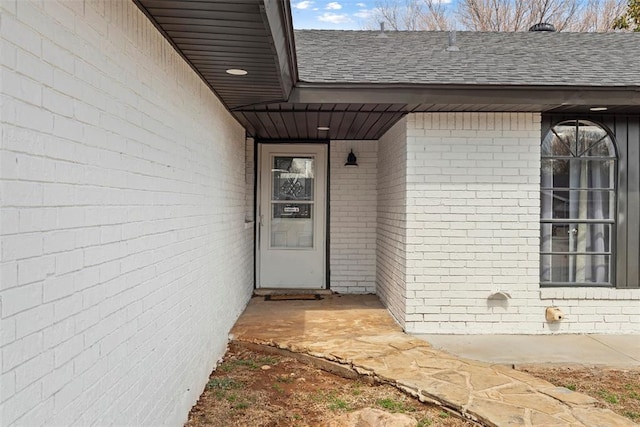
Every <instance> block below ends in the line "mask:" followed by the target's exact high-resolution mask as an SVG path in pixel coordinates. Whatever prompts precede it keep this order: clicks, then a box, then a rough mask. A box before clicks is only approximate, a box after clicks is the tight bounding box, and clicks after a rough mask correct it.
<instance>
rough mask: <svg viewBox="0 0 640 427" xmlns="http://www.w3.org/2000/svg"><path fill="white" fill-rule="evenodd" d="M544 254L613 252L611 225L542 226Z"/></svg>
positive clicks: (541, 236)
mask: <svg viewBox="0 0 640 427" xmlns="http://www.w3.org/2000/svg"><path fill="white" fill-rule="evenodd" d="M540 240H541V250H542V252H543V253H544V252H581V253H583V252H611V224H568V223H567V224H558V223H555V224H541V234H540Z"/></svg>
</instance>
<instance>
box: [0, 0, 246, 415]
mask: <svg viewBox="0 0 640 427" xmlns="http://www.w3.org/2000/svg"><path fill="white" fill-rule="evenodd" d="M0 8H2V27H1V32H2V46H1V49H2V55H0V60H1V61H2V64H1V67H2V69H1V73H2V75H1V78H2V118H1V120H2V127H1V129H2V145H1V147H0V161H1V172H0V192H1V201H2V206H1V209H2V211H1V218H2V222H1V229H0V234H1V244H0V247H1V248H2V253H1V258H0V279H1V281H0V310H1V312H0V318H1V322H2V325H1V331H2V333H1V337H0V338H1V341H0V355H1V359H2V360H1V363H0V366H1V376H0V382H1V384H2V387H1V388H2V393H1V394H0V402H1V403H0V410H1V414H0V416H1V419H0V424H1V425H3V426H12V425H29V426H31V425H41V424H43V423H46V424H47V425H91V424H94V423H95V424H98V425H106V424H119V425H165V424H166V425H181V424H182V423H183V421H184V420H185V419H186V415H187V413H188V411H189V409H190V407H191V406H192V404H193V403H194V402H195V401H196V399H197V397H198V396H199V394H200V392H201V391H202V389H203V387H204V384H205V383H206V381H207V376H208V374H209V372H210V370H211V369H212V368H213V367H214V366H215V364H216V361H217V359H218V358H219V357H220V356H221V355H222V354H223V353H224V351H225V346H226V342H227V334H228V331H229V329H230V327H231V326H232V325H233V323H234V321H235V319H236V318H237V316H238V315H239V314H240V312H241V310H242V309H243V307H244V306H245V304H246V302H247V300H248V298H249V295H250V294H251V291H252V278H251V277H252V276H251V271H252V254H251V251H252V244H251V242H252V231H251V230H248V229H245V227H244V219H245V144H244V131H243V129H242V128H241V127H240V126H239V125H238V123H237V122H235V121H234V119H233V118H232V117H231V116H230V114H229V113H228V112H227V111H226V110H225V109H224V108H223V106H222V105H221V103H220V102H219V101H218V99H217V98H216V97H215V96H214V95H213V94H212V93H211V92H210V90H209V89H208V88H207V87H206V86H205V85H204V84H203V83H202V82H201V81H200V80H199V79H198V78H197V77H196V76H195V75H194V73H193V72H192V70H191V69H190V68H189V67H188V66H187V65H186V64H185V63H184V62H183V60H182V59H181V58H180V57H179V56H178V55H177V54H176V53H175V52H174V51H173V49H172V48H171V46H170V45H169V44H168V43H167V42H166V41H165V40H164V39H163V38H162V36H161V35H160V34H159V33H158V32H157V30H156V29H155V28H154V27H153V25H152V24H150V23H149V22H148V20H147V19H146V17H145V16H144V15H143V14H142V13H141V12H140V11H139V10H138V9H137V8H136V7H135V6H134V4H133V3H132V2H130V1H128V0H110V1H89V0H87V1H60V2H59V1H55V0H47V1H44V2H42V1H38V2H36V1H33V2H32V1H28V0H19V1H3V2H1V3H0Z"/></svg>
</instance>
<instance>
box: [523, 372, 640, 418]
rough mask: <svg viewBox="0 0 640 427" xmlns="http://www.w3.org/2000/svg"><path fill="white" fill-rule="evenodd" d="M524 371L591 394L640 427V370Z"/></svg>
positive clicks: (602, 404) (605, 405) (601, 404)
mask: <svg viewBox="0 0 640 427" xmlns="http://www.w3.org/2000/svg"><path fill="white" fill-rule="evenodd" d="M521 370H522V371H524V372H527V373H529V374H531V375H534V376H536V377H538V378H542V379H544V380H547V381H549V382H550V383H552V384H555V385H557V386H561V387H566V388H568V389H570V390H574V391H579V392H580V393H584V394H588V395H589V396H591V397H593V398H594V399H597V400H598V405H599V406H601V407H603V408H609V409H611V410H612V411H613V412H616V413H618V414H620V415H624V416H625V417H627V418H630V419H631V420H632V421H634V422H636V423H640V369H631V370H624V369H608V368H589V367H587V368H585V367H549V366H527V367H522V368H521Z"/></svg>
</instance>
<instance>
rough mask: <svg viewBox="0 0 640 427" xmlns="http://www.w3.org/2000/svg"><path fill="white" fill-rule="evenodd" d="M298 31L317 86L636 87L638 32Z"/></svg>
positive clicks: (307, 78)
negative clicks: (452, 44) (452, 37)
mask: <svg viewBox="0 0 640 427" xmlns="http://www.w3.org/2000/svg"><path fill="white" fill-rule="evenodd" d="M456 35H457V37H456V38H457V43H456V45H457V47H458V48H459V50H458V51H453V52H451V51H447V46H448V33H447V32H444V31H437V32H432V31H399V32H395V31H393V32H385V33H384V36H381V33H380V32H378V31H333V30H297V31H295V43H296V50H297V57H298V58H297V59H298V73H299V78H300V80H301V81H303V82H315V83H381V84H394V83H398V84H434V85H441V84H465V85H466V84H472V85H534V86H538V85H540V86H596V87H611V86H618V87H620V86H640V33H562V32H560V33H549V32H519V33H490V32H457V34H456Z"/></svg>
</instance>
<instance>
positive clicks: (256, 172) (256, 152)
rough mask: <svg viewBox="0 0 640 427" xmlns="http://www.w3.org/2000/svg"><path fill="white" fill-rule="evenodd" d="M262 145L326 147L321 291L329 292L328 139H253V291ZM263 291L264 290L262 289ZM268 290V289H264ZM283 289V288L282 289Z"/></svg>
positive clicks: (257, 264) (256, 282)
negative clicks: (323, 278)
mask: <svg viewBox="0 0 640 427" xmlns="http://www.w3.org/2000/svg"><path fill="white" fill-rule="evenodd" d="M263 144H267V145H277V144H288V145H296V144H300V145H308V144H321V145H325V146H326V164H327V170H326V172H325V179H326V185H325V224H324V241H325V255H324V258H325V263H324V264H325V267H324V271H325V272H324V277H325V286H324V288H322V289H326V290H329V289H331V269H330V266H331V262H330V246H331V239H330V234H331V233H330V229H329V224H330V214H331V197H330V195H331V189H330V187H331V185H330V184H331V143H330V140H328V139H309V140H304V141H287V140H269V139H258V138H256V139H254V140H253V215H254V230H253V255H254V256H253V289H260V287H259V280H260V274H259V272H260V247H259V245H258V241H259V236H258V234H259V233H260V218H259V208H260V186H261V184H262V183H261V177H260V174H261V169H260V163H261V160H262V159H261V157H260V154H261V151H262V149H261V148H260V147H261V146H262V145H263ZM263 289H264V288H263ZM266 289H268V288H266ZM283 289H284V288H283Z"/></svg>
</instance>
